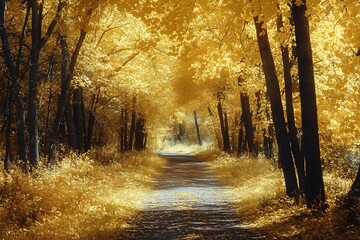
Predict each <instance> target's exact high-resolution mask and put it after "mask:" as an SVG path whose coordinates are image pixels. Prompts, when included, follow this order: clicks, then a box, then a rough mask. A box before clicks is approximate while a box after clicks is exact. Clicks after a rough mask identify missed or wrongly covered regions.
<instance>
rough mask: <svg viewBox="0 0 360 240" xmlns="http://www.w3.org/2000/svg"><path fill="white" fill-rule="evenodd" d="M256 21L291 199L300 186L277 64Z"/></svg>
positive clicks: (280, 157) (281, 159) (259, 23)
mask: <svg viewBox="0 0 360 240" xmlns="http://www.w3.org/2000/svg"><path fill="white" fill-rule="evenodd" d="M254 21H255V26H256V35H257V40H258V44H259V49H260V55H261V60H262V65H263V71H264V74H265V80H266V87H267V91H268V94H269V97H270V104H271V111H272V117H273V121H274V125H275V133H276V139H277V143H278V147H279V159H280V162H281V165H282V168H283V172H284V177H285V185H286V193H287V195H288V196H290V197H297V193H298V186H297V180H296V174H295V167H294V163H293V160H292V155H291V150H290V141H289V138H288V135H287V131H286V125H285V118H284V111H283V106H282V102H281V96H280V87H279V81H278V78H277V76H276V70H275V64H274V59H273V57H272V54H271V49H270V44H269V39H268V35H267V30H266V29H262V28H261V25H262V23H261V22H259V21H258V17H255V18H254Z"/></svg>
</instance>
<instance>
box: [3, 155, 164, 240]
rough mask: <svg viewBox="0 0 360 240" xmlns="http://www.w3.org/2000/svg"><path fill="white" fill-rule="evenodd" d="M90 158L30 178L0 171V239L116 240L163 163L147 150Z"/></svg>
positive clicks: (71, 160)
mask: <svg viewBox="0 0 360 240" xmlns="http://www.w3.org/2000/svg"><path fill="white" fill-rule="evenodd" d="M92 155H95V153H94V154H90V155H88V154H84V155H81V156H78V155H76V154H70V155H69V156H68V157H65V158H64V159H62V160H61V161H60V162H59V164H58V165H57V166H54V168H53V169H52V170H51V171H49V170H48V169H43V170H38V171H36V172H35V173H34V174H32V175H31V176H28V175H24V174H23V173H22V172H20V171H19V170H18V169H14V170H12V172H11V173H10V174H6V173H4V172H1V173H0V192H1V198H0V199H1V200H0V219H1V222H0V229H1V230H0V238H1V239H2V238H7V239H111V238H116V235H117V234H118V233H119V232H120V231H121V229H123V228H124V227H125V226H126V220H127V219H129V218H130V217H132V216H133V215H134V214H135V213H136V211H137V210H138V209H139V208H140V207H141V201H142V200H143V199H144V197H145V196H146V194H147V193H148V192H149V191H150V189H151V185H150V182H151V180H152V178H153V177H154V176H155V175H156V174H157V172H158V169H159V168H160V167H161V165H162V164H163V163H164V161H163V160H162V159H161V158H160V157H158V156H155V155H153V154H151V153H149V152H145V153H131V154H130V153H129V154H126V155H123V156H121V157H120V156H119V155H118V154H116V153H115V151H113V150H111V149H109V150H103V153H102V154H97V155H98V157H99V158H103V157H106V158H109V159H99V158H96V157H95V156H92ZM101 161H103V162H105V161H106V162H108V163H107V164H105V165H104V164H103V163H101ZM94 226H96V227H95V228H94Z"/></svg>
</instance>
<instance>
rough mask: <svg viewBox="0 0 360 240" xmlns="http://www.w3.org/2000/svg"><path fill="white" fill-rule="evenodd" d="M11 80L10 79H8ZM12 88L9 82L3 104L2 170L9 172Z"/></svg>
mask: <svg viewBox="0 0 360 240" xmlns="http://www.w3.org/2000/svg"><path fill="white" fill-rule="evenodd" d="M10 80H11V79H10ZM12 94H13V86H12V83H11V81H9V84H8V88H7V93H6V100H5V101H6V103H5V117H6V123H5V128H6V130H5V159H4V169H5V171H9V165H10V161H11V125H12V106H11V105H12V98H13V96H12Z"/></svg>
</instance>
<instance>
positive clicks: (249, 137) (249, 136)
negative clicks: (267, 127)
mask: <svg viewBox="0 0 360 240" xmlns="http://www.w3.org/2000/svg"><path fill="white" fill-rule="evenodd" d="M240 102H241V110H242V116H241V119H242V121H243V122H244V125H245V139H246V142H247V145H248V149H249V152H250V153H251V154H253V155H256V152H255V144H254V128H253V124H252V119H251V116H252V113H251V110H250V102H249V96H248V95H247V94H246V93H241V94H240Z"/></svg>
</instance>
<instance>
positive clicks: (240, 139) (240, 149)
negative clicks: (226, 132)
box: [237, 123, 244, 157]
mask: <svg viewBox="0 0 360 240" xmlns="http://www.w3.org/2000/svg"><path fill="white" fill-rule="evenodd" d="M243 140H244V129H243V128H242V126H241V123H240V128H239V136H238V146H237V156H238V157H240V155H241V154H242V153H243V152H244V147H243Z"/></svg>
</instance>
